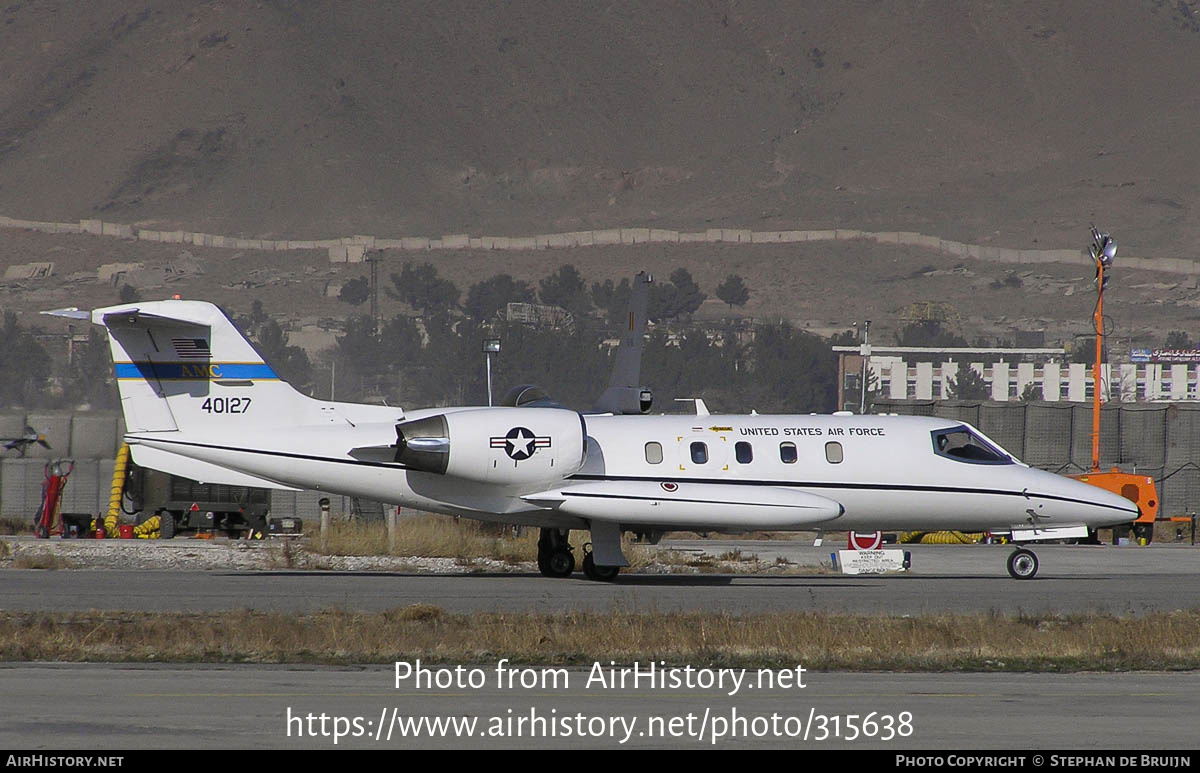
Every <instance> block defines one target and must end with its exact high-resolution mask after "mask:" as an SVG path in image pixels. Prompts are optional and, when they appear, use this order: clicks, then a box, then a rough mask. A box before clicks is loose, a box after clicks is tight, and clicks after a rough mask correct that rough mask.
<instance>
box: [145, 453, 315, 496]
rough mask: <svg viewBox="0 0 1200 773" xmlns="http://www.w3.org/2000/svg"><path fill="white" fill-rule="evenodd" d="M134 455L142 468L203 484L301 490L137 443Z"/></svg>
mask: <svg viewBox="0 0 1200 773" xmlns="http://www.w3.org/2000/svg"><path fill="white" fill-rule="evenodd" d="M129 450H130V452H132V453H133V462H134V464H137V465H138V466H140V467H148V468H150V469H152V470H161V471H162V472H165V473H169V474H171V475H179V476H181V477H184V478H189V479H191V480H194V481H197V482H199V483H219V484H222V485H225V486H251V487H254V488H270V489H276V490H278V491H301V489H298V488H295V487H293V486H285V485H284V484H282V483H276V482H275V481H273V480H267V479H266V478H259V477H257V476H254V475H247V474H246V473H244V472H235V471H234V470H229V469H226V468H224V467H219V466H217V465H215V464H209V463H208V462H202V461H200V460H198V459H189V458H187V457H186V456H179V455H178V454H173V453H171V452H169V451H163V450H161V449H158V448H150V447H148V446H143V445H137V443H136V441H134V442H131V443H130V445H129Z"/></svg>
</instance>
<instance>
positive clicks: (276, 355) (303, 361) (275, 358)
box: [251, 319, 313, 392]
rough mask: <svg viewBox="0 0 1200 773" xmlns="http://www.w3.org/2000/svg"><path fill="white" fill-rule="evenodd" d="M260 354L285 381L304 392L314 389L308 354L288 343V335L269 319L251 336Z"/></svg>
mask: <svg viewBox="0 0 1200 773" xmlns="http://www.w3.org/2000/svg"><path fill="white" fill-rule="evenodd" d="M251 340H252V341H253V342H254V345H255V347H256V348H257V349H258V352H259V354H261V355H262V358H263V360H264V361H266V363H267V364H268V365H270V366H271V368H272V369H273V370H274V371H275V373H276V374H277V375H278V376H279V377H280V378H281V379H283V380H284V381H286V382H288V383H289V384H291V385H292V386H293V387H295V388H296V389H299V390H300V391H302V392H307V391H308V390H309V389H310V388H311V387H312V378H313V372H312V363H311V362H310V361H309V359H308V352H306V351H304V349H302V348H301V347H299V346H292V345H291V344H289V343H288V334H287V332H286V331H284V329H283V328H282V327H280V326H279V323H278V322H276V321H275V320H273V319H269V320H267V321H266V322H264V323H262V324H261V325H260V326H259V327H258V329H257V331H255V334H254V335H253V336H251Z"/></svg>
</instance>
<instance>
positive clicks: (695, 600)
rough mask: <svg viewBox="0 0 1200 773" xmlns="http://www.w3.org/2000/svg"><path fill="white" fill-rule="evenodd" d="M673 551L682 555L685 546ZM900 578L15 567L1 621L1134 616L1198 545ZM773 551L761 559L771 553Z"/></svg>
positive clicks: (1195, 555)
mask: <svg viewBox="0 0 1200 773" xmlns="http://www.w3.org/2000/svg"><path fill="white" fill-rule="evenodd" d="M725 546H734V547H737V548H738V549H740V550H742V551H743V553H744V554H745V553H748V552H759V553H760V555H762V554H765V555H762V557H763V559H764V560H765V561H767V562H768V563H769V561H770V560H772V557H773V554H774V553H785V552H786V553H788V554H790V555H791V557H792V558H793V559H795V560H796V562H797V563H817V562H818V561H819V560H820V558H821V557H822V556H823V557H824V560H825V561H828V555H829V552H830V550H831V549H836V546H835V548H830V547H828V546H826V547H823V548H813V547H811V546H808V545H797V544H796V543H779V542H774V543H771V542H768V543H762V542H757V543H747V542H729V543H719V544H718V545H717V546H715V547H714V546H712V544H711V543H708V545H707V547H708V549H710V550H714V551H720V550H724V549H727V548H726V547H725ZM676 547H678V548H679V549H694V546H693V545H690V544H688V543H679V544H677V545H676ZM907 549H910V550H911V551H912V553H913V571H912V572H911V573H907V574H900V575H888V576H857V577H855V576H842V575H837V574H818V575H794V576H787V575H784V576H778V575H754V574H746V575H736V576H730V575H708V574H699V575H649V574H622V575H621V576H620V577H619V578H618V580H617V581H616V582H614V583H597V582H590V581H588V580H585V579H583V576H582V574H576V575H575V576H574V577H572V578H570V579H549V578H545V577H541V576H540V575H537V574H532V573H530V574H516V575H514V574H467V575H428V574H396V573H382V572H320V571H315V572H314V571H308V572H301V571H222V570H215V571H182V570H181V571H165V570H130V571H125V570H66V571H64V570H60V571H44V570H21V569H6V570H3V571H0V609H3V610H46V609H53V610H88V609H103V610H157V611H171V610H179V611H207V610H225V609H256V610H275V611H306V610H318V609H326V608H335V607H336V608H344V609H352V610H367V611H371V610H384V609H391V608H394V607H398V606H405V605H408V604H415V603H428V604H435V605H437V606H440V607H442V608H444V609H446V610H447V611H451V612H477V611H488V610H536V611H547V612H548V611H566V610H598V611H608V610H612V609H622V610H637V611H645V612H654V611H668V610H725V611H732V612H755V611H758V612H764V611H774V610H782V609H788V610H834V611H843V612H870V613H894V614H919V613H924V612H988V611H1000V612H1017V611H1023V612H1028V613H1039V612H1087V611H1103V612H1110V613H1114V614H1138V613H1143V612H1147V611H1152V610H1173V609H1180V608H1191V607H1194V606H1196V604H1197V603H1198V602H1197V599H1200V547H1195V548H1193V547H1190V546H1174V545H1163V546H1151V547H1147V548H1137V547H1125V548H1114V547H1108V546H1099V547H1090V546H1042V547H1039V548H1038V549H1037V552H1038V556H1039V558H1040V559H1041V572H1040V574H1039V576H1038V577H1037V578H1036V579H1033V580H1020V581H1018V580H1013V579H1011V578H1010V577H1009V576H1008V574H1007V573H1006V571H1005V568H1004V563H1005V558H1006V557H1007V555H1008V550H1009V548H1006V547H1003V546H986V545H980V546H939V545H932V546H923V545H917V546H911V547H908V548H907ZM772 551H774V553H772Z"/></svg>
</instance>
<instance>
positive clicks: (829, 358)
mask: <svg viewBox="0 0 1200 773" xmlns="http://www.w3.org/2000/svg"><path fill="white" fill-rule="evenodd" d="M751 349H752V352H753V355H754V378H753V380H752V381H751V385H752V386H751V387H750V391H751V393H752V394H754V398H755V401H754V407H756V408H757V409H759V410H762V411H772V412H786V413H804V412H808V411H828V410H830V409H832V408H833V406H834V404H835V403H836V402H837V362H836V359H835V357H834V354H833V352H831V351H830V350H829V346H828V344H827V343H826V342H825V339H823V338H821V337H820V336H815V335H813V334H812V333H808V332H805V331H803V330H796V329H794V328H793V327H792V326H791V325H790V324H789V323H787V322H782V323H780V324H778V325H764V326H762V327H760V328H759V329H758V331H757V335H756V336H755V340H754V344H753V345H752V347H751Z"/></svg>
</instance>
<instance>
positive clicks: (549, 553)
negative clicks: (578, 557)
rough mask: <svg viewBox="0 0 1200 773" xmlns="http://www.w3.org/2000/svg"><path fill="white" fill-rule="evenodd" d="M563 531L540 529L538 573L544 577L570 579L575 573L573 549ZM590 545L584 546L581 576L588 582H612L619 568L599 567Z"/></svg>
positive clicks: (566, 532) (567, 534)
mask: <svg viewBox="0 0 1200 773" xmlns="http://www.w3.org/2000/svg"><path fill="white" fill-rule="evenodd" d="M569 536H570V532H568V531H566V530H565V529H542V532H541V536H539V537H538V558H537V564H538V571H540V572H541V573H542V574H543V575H545V576H546V577H570V576H571V574H572V573H573V572H574V571H575V554H574V552H573V550H574V548H572V547H571V543H570V541H569V539H568V538H569ZM591 547H592V546H591V543H590V542H589V543H588V544H586V545H584V547H583V550H584V553H583V574H584V576H585V577H587V578H588V579H589V580H596V581H599V582H612V581H613V580H615V579H616V578H617V575H618V574H620V572H621V567H619V566H600V565H598V564H597V563H596V559H595V558H594V556H593V554H592V550H591Z"/></svg>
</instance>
